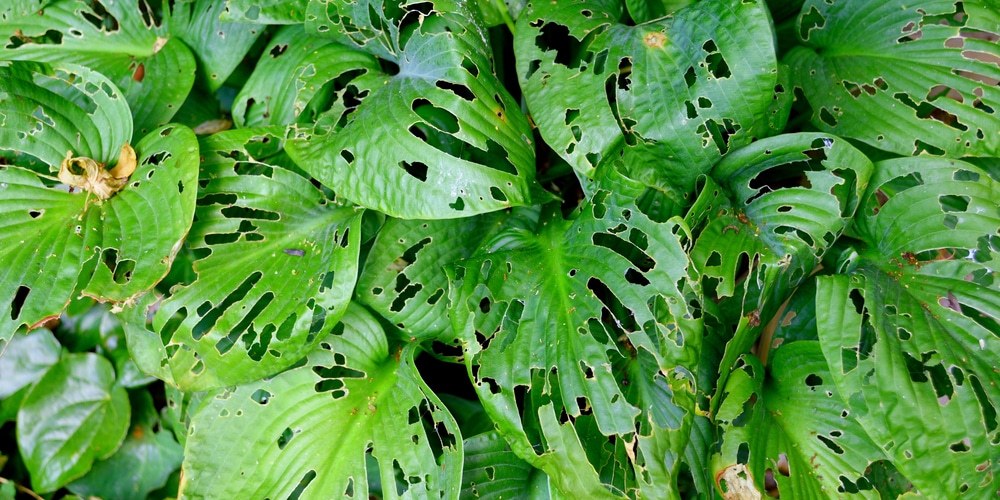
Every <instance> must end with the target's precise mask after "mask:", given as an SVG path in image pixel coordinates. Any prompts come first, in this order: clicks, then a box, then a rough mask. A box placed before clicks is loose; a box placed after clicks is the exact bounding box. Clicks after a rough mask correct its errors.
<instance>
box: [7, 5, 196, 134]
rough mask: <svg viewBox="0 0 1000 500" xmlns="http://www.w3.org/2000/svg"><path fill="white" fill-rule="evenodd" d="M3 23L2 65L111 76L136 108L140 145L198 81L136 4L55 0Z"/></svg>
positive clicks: (182, 49)
mask: <svg viewBox="0 0 1000 500" xmlns="http://www.w3.org/2000/svg"><path fill="white" fill-rule="evenodd" d="M39 12H41V13H42V15H38V12H30V13H27V15H23V16H22V15H17V16H16V17H11V18H7V19H0V39H4V40H9V42H8V43H7V45H6V46H4V47H3V48H2V49H0V60H3V59H6V60H10V59H18V60H32V61H46V62H71V63H76V64H80V65H83V66H86V67H88V68H90V69H92V70H94V71H98V72H100V73H103V74H104V75H107V76H108V77H109V78H110V79H111V80H112V81H113V82H114V83H115V85H117V86H118V88H120V89H121V90H122V93H123V94H124V95H125V98H126V100H127V101H128V103H129V106H130V108H131V110H132V116H133V117H134V122H135V129H134V132H133V134H134V135H133V137H132V139H133V140H138V139H140V138H141V137H142V136H144V135H146V134H147V133H148V132H151V131H152V130H153V129H155V128H157V127H159V126H161V125H164V124H166V123H167V122H169V121H170V118H171V117H172V116H173V115H174V113H175V112H176V111H177V110H178V109H180V107H181V104H182V103H183V102H184V98H185V97H187V94H188V92H190V90H191V86H192V84H193V83H194V70H195V59H194V57H193V56H192V55H191V51H190V50H189V49H188V48H187V46H185V45H184V43H183V42H181V41H180V39H175V38H172V37H171V36H170V34H169V30H168V29H167V27H166V26H159V25H156V24H153V23H152V14H151V13H150V12H149V10H148V6H146V4H145V3H140V2H139V1H138V0H123V1H107V2H105V3H99V4H97V5H94V4H92V3H91V2H89V1H86V0H56V1H54V2H52V3H51V4H49V5H47V6H46V7H45V9H43V10H41V11H39Z"/></svg>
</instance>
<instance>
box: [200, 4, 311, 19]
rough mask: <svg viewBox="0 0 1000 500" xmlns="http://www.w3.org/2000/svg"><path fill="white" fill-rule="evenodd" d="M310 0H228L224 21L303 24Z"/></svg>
mask: <svg viewBox="0 0 1000 500" xmlns="http://www.w3.org/2000/svg"><path fill="white" fill-rule="evenodd" d="M308 4H309V0H226V4H225V5H226V10H224V11H222V15H221V16H220V18H221V19H222V20H223V21H237V22H242V23H259V24H302V22H303V21H305V19H306V6H307V5H308Z"/></svg>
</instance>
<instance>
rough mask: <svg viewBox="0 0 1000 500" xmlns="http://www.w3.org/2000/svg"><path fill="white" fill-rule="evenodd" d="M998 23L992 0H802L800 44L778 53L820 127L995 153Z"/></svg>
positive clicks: (910, 146)
mask: <svg viewBox="0 0 1000 500" xmlns="http://www.w3.org/2000/svg"><path fill="white" fill-rule="evenodd" d="M990 4H992V5H990ZM998 23H1000V11H998V10H997V8H996V5H995V3H993V2H991V1H970V2H954V1H952V0H925V1H920V2H906V1H903V0H891V1H885V2H878V3H877V4H872V3H871V2H867V1H865V0H846V1H838V2H825V1H821V0H809V1H807V2H805V4H804V5H803V6H802V12H801V14H799V17H798V36H799V37H800V39H801V40H803V41H804V42H805V46H804V47H801V46H800V47H796V48H794V49H792V50H791V51H790V52H789V53H788V54H787V56H786V58H785V60H786V62H787V63H788V64H789V66H791V68H792V74H793V75H794V83H795V86H796V87H799V88H801V89H802V91H803V92H804V94H805V96H806V98H807V99H808V101H809V104H810V105H811V106H812V108H813V110H812V111H813V114H812V124H813V125H815V126H816V127H818V128H819V129H821V130H824V131H827V132H830V133H834V134H839V135H841V136H844V137H849V138H852V139H858V140H860V141H864V142H866V143H868V144H870V145H872V146H875V147H877V148H881V149H885V150H888V151H893V152H895V153H899V154H903V155H910V154H914V155H915V154H918V153H922V152H926V153H930V154H935V155H945V156H949V157H953V158H958V157H962V156H972V155H978V156H1000V130H998V128H997V126H996V123H997V120H998V115H997V110H998V109H1000V88H998V87H997V86H996V84H995V83H989V82H996V81H997V79H1000V67H998V66H997V63H996V61H997V59H998V58H1000V45H998V44H997V38H996V36H997V33H998V31H1000V30H998V29H997V26H998Z"/></svg>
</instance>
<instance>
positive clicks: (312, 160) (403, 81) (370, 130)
mask: <svg viewBox="0 0 1000 500" xmlns="http://www.w3.org/2000/svg"><path fill="white" fill-rule="evenodd" d="M306 31H307V32H308V33H311V34H316V35H319V36H323V37H329V38H331V39H332V40H335V41H338V42H341V43H345V44H349V45H353V46H355V47H357V48H359V49H361V50H364V51H366V52H368V53H370V54H372V55H375V56H377V57H379V58H381V59H382V60H383V62H384V64H385V66H386V68H387V72H379V71H368V72H366V73H364V74H361V75H358V76H357V77H355V78H353V79H350V80H347V81H344V82H341V83H340V85H342V86H343V91H342V92H340V93H339V94H337V97H338V100H337V102H336V103H335V105H334V106H333V107H332V108H331V109H330V112H329V113H327V114H325V115H324V116H322V117H321V118H320V120H319V123H318V125H317V126H316V127H315V128H314V129H311V130H310V129H306V128H299V129H297V131H295V132H294V133H293V135H292V137H293V139H294V140H293V141H291V142H290V144H289V146H288V151H289V155H291V156H292V157H293V158H294V159H295V161H296V162H297V163H298V164H299V165H300V166H302V168H304V169H305V170H306V171H308V172H309V173H310V174H311V175H312V176H314V177H315V178H316V179H318V180H320V181H321V182H323V183H324V184H326V185H328V186H330V187H331V188H332V189H334V190H335V191H336V192H337V193H338V194H340V195H342V196H344V197H346V198H347V199H350V200H351V201H353V202H355V203H358V204H360V205H362V206H364V207H367V208H373V209H377V210H379V211H382V212H384V213H387V214H389V215H393V216H397V217H402V218H422V219H441V218H455V217H464V216H469V215H474V214H477V213H482V212H489V211H495V210H498V209H501V208H505V207H509V206H516V205H526V204H531V203H533V202H535V201H539V200H542V201H544V200H546V199H548V197H547V196H546V195H544V194H540V193H537V192H536V191H540V189H539V188H538V186H537V185H536V184H535V181H534V172H535V156H534V149H533V148H532V146H531V139H530V137H531V129H530V127H529V126H528V121H527V119H526V118H525V117H524V115H523V114H521V111H520V108H519V106H518V104H517V102H516V101H514V100H513V99H512V98H511V96H510V94H508V93H507V91H506V90H505V89H504V87H503V85H501V83H500V81H499V80H498V79H497V78H496V76H494V75H493V73H492V61H491V57H490V51H489V46H488V44H487V37H486V32H485V30H484V29H483V28H482V27H480V26H479V25H478V23H477V22H475V16H474V15H473V14H472V13H470V12H469V11H468V10H467V8H466V6H465V5H464V4H461V3H458V2H454V1H445V0H441V1H438V2H434V3H431V2H422V3H418V4H413V5H410V6H407V7H400V6H398V5H395V4H394V3H390V4H383V2H382V1H378V0H372V1H363V2H357V3H351V4H348V3H342V2H324V1H316V2H312V3H310V4H309V10H308V14H307V16H306ZM397 68H398V69H397ZM331 76H334V75H331ZM335 86H337V85H335ZM359 137H365V140H364V141H359V140H358V138H359Z"/></svg>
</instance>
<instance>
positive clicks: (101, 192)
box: [59, 144, 137, 200]
mask: <svg viewBox="0 0 1000 500" xmlns="http://www.w3.org/2000/svg"><path fill="white" fill-rule="evenodd" d="M136 165H137V162H136V156H135V150H134V149H132V146H130V145H128V144H125V145H124V146H122V150H121V153H120V154H119V156H118V164H117V165H115V167H114V168H112V169H111V170H105V169H104V166H103V165H101V164H99V163H97V162H96V161H94V160H93V159H90V158H87V157H83V156H80V157H74V156H73V152H72V151H67V152H66V158H65V159H63V161H62V163H61V164H60V165H59V180H60V181H62V183H63V184H66V185H67V186H70V187H75V188H80V189H83V190H85V191H88V192H90V193H93V194H94V195H95V196H97V198H98V199H100V200H106V199H108V198H111V197H112V196H114V195H115V193H117V192H118V191H121V190H122V188H124V187H125V184H126V183H127V182H128V177H129V176H130V175H132V172H135V169H136Z"/></svg>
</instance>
